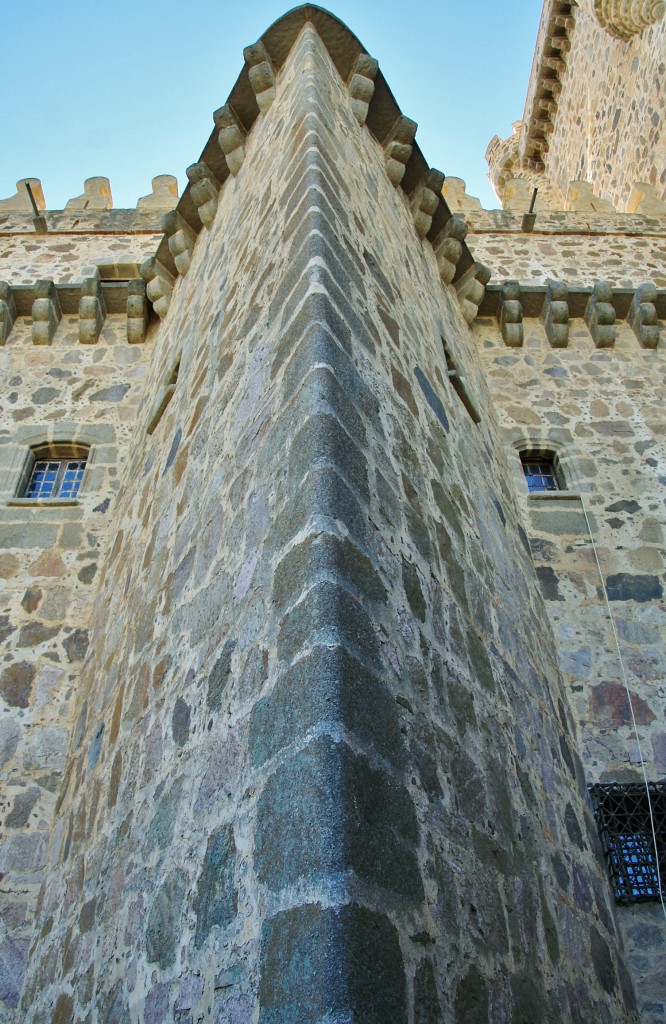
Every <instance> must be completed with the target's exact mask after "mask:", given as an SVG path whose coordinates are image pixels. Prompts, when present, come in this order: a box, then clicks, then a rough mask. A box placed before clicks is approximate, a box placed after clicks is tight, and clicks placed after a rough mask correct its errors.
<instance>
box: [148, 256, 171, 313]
mask: <svg viewBox="0 0 666 1024" xmlns="http://www.w3.org/2000/svg"><path fill="white" fill-rule="evenodd" d="M141 277H142V278H143V279H144V281H145V282H146V295H147V296H148V298H149V299H150V301H151V302H152V304H153V309H154V310H155V312H156V313H157V315H158V317H159V318H160V320H162V319H163V318H164V317H165V316H166V314H167V311H168V309H169V303H170V302H171V295H172V293H173V286H174V279H173V277H172V276H171V274H170V273H169V271H168V270H167V269H166V267H164V266H163V265H162V264H161V263H158V261H157V258H156V257H155V256H151V257H150V258H149V259H147V260H144V262H143V263H142V264H141Z"/></svg>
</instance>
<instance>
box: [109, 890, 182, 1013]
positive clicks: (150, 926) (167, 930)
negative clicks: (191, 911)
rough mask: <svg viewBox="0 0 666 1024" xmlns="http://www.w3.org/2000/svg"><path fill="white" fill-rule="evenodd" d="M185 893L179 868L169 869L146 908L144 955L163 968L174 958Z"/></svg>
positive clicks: (178, 938) (179, 933)
mask: <svg viewBox="0 0 666 1024" xmlns="http://www.w3.org/2000/svg"><path fill="white" fill-rule="evenodd" d="M185 893H186V886H185V876H184V875H183V873H182V872H181V871H172V872H171V873H170V874H168V875H167V877H166V878H165V879H164V881H163V882H162V884H161V885H160V887H159V889H158V890H157V894H156V896H155V898H154V899H153V903H152V906H151V907H150V910H149V912H148V920H147V925H146V957H147V959H148V962H149V963H157V964H159V966H160V967H161V968H162V969H163V970H164V969H166V968H167V967H170V966H171V964H173V963H175V960H176V952H177V950H178V945H179V943H180V937H181V928H180V919H181V914H182V912H183V908H184V902H185ZM123 1019H126V1018H123Z"/></svg>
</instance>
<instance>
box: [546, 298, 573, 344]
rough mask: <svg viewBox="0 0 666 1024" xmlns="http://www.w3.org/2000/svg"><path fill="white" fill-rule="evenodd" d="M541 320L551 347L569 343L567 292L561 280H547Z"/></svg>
mask: <svg viewBox="0 0 666 1024" xmlns="http://www.w3.org/2000/svg"><path fill="white" fill-rule="evenodd" d="M541 321H542V323H543V326H544V329H545V331H546V337H547V338H548V343H549V345H550V346H551V348H566V347H567V345H568V344H569V293H568V290H567V286H566V285H565V284H564V283H563V282H562V281H547V282H546V295H545V298H544V302H543V311H542V313H541Z"/></svg>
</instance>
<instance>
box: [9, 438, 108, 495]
mask: <svg viewBox="0 0 666 1024" xmlns="http://www.w3.org/2000/svg"><path fill="white" fill-rule="evenodd" d="M40 462H46V463H48V462H52V463H55V462H57V463H59V464H60V465H59V468H58V471H57V477H56V487H57V491H56V493H55V494H54V493H51V494H49V495H41V494H36V495H29V494H28V488H29V487H30V483H31V481H32V477H33V473H34V471H35V468H36V466H37V465H38V463H40ZM71 462H83V463H84V466H83V473H82V476H81V480H80V482H79V486H78V487H77V489H76V493H75V494H73V495H66V496H62V494H61V490H62V485H63V483H64V479H65V473H66V472H67V469H66V466H67V463H71ZM89 465H90V445H87V444H82V443H81V442H78V441H77V442H75V441H53V442H46V443H44V444H38V445H34V446H33V447H31V448H30V450H29V452H28V456H27V458H26V460H25V462H24V465H23V470H22V472H21V475H20V478H19V482H18V487H17V489H16V494H15V497H14V499H13V502H19V503H20V504H22V505H23V504H25V505H76V504H78V501H79V497H80V495H81V493H82V491H83V490H84V487H85V482H86V476H87V472H88V467H89Z"/></svg>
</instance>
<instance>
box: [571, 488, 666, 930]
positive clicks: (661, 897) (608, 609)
mask: <svg viewBox="0 0 666 1024" xmlns="http://www.w3.org/2000/svg"><path fill="white" fill-rule="evenodd" d="M579 499H580V504H581V507H582V509H583V515H584V516H585V523H586V524H587V532H588V534H589V535H590V543H591V545H592V552H593V554H594V560H595V562H596V563H597V572H598V573H599V579H600V580H601V590H602V592H603V595H604V601H605V603H606V612H607V614H608V618H609V620H610V624H611V629H612V631H613V638H614V640H615V647H616V649H617V657H618V661H619V662H620V672H621V673H622V681H623V683H624V688H625V690H626V691H627V701H628V702H629V710H630V711H631V721H632V723H633V726H634V736H635V737H636V746H637V747H638V756H639V758H640V762H641V770H642V772H643V781H644V782H645V794H646V796H647V802H648V810H649V812H650V827H651V828H652V843H653V845H654V862H655V866H656V868H657V884H658V886H659V900H660V902H661V909H662V910H663V912H664V917H666V902H665V901H664V893H663V889H662V885H661V872H660V870H659V849H658V847H657V830H656V828H655V824H654V815H653V813H652V799H651V797H650V784H649V782H648V777H647V772H646V771H645V760H644V758H643V751H642V749H641V741H640V739H639V736H638V725H637V722H636V716H635V715H634V705H633V702H632V700H631V691H630V689H629V680H628V679H627V673H626V671H625V667H624V658H623V657H622V648H621V647H620V638H619V636H618V632H617V629H616V627H615V619H614V618H613V611H612V609H611V606H610V601H609V600H608V592H607V590H606V581H605V580H604V576H603V573H602V571H601V564H600V562H599V556H598V554H597V546H596V544H595V543H594V536H593V534H592V527H591V526H590V520H589V517H588V514H587V509H586V507H585V502H584V501H583V498H582V496H581V495H579Z"/></svg>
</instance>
